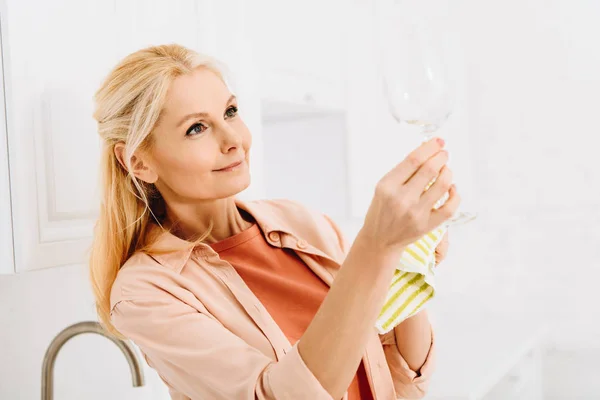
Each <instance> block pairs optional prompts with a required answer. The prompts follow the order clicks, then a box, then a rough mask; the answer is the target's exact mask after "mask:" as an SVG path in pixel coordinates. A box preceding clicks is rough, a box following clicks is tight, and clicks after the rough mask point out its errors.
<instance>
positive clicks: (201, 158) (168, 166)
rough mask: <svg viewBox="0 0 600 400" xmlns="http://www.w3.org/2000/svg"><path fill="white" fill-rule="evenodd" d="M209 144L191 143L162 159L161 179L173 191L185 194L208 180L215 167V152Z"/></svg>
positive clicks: (165, 155)
mask: <svg viewBox="0 0 600 400" xmlns="http://www.w3.org/2000/svg"><path fill="white" fill-rule="evenodd" d="M190 142H192V141H190ZM207 144H208V143H194V142H192V143H189V144H188V145H187V146H185V148H179V149H178V150H177V151H173V152H171V153H170V154H163V157H162V158H161V159H160V169H159V177H160V178H161V179H162V180H163V181H164V182H165V183H166V184H167V185H168V186H169V187H171V188H173V190H175V191H177V192H185V191H187V189H189V188H190V187H193V186H194V185H195V184H197V183H198V182H202V181H203V180H206V177H207V175H209V174H210V173H211V171H212V169H213V167H214V154H215V153H214V152H213V151H211V149H210V145H208V146H207Z"/></svg>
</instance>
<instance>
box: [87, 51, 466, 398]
mask: <svg viewBox="0 0 600 400" xmlns="http://www.w3.org/2000/svg"><path fill="white" fill-rule="evenodd" d="M95 99H96V111H95V115H94V117H95V119H96V120H97V121H98V129H99V133H100V135H101V137H102V139H103V143H104V148H103V151H102V166H101V167H102V168H101V169H102V172H103V198H102V204H101V210H100V217H99V220H98V222H97V225H96V229H95V238H94V245H93V249H92V255H91V264H90V268H91V270H90V272H91V280H92V283H93V287H94V291H95V296H96V301H97V308H98V312H99V316H100V319H101V321H102V322H103V324H104V326H105V327H106V328H107V329H108V330H109V331H111V332H113V333H115V334H117V335H121V336H122V337H127V338H129V339H131V340H132V341H133V342H135V343H136V344H137V345H138V346H139V347H140V349H141V351H142V352H143V354H144V356H145V358H146V360H147V362H148V364H149V365H150V366H151V367H152V368H154V369H155V370H156V371H157V372H158V373H159V374H160V376H161V378H162V379H163V380H164V382H165V383H166V384H167V385H168V386H169V389H170V393H171V396H172V398H173V399H211V400H212V399H311V400H315V399H317V400H318V399H341V398H350V399H378V400H381V399H385V400H387V399H393V398H417V397H422V396H423V395H424V391H425V386H426V382H427V380H428V378H429V376H430V373H431V364H432V361H431V357H432V355H431V354H432V352H433V348H432V343H433V341H432V335H431V328H430V325H429V322H428V319H427V316H426V314H425V313H424V312H421V313H418V314H417V315H415V316H413V317H411V318H409V319H408V320H406V321H404V322H403V323H401V324H400V325H398V326H397V327H396V328H395V329H394V330H393V331H391V332H390V333H389V334H386V335H378V334H377V333H376V331H375V329H374V323H375V320H376V317H377V315H378V312H379V311H380V310H381V307H382V305H383V302H384V299H385V294H386V291H387V289H388V286H389V284H390V282H391V278H392V275H393V272H394V268H395V266H396V263H397V261H398V259H399V257H400V255H401V253H402V251H403V249H404V247H405V246H406V245H407V244H409V243H411V242H412V241H414V240H416V239H417V238H419V237H421V236H422V235H423V234H424V233H426V232H428V231H430V230H432V229H433V228H435V227H436V226H438V225H440V224H441V223H442V222H443V221H445V220H446V219H447V218H448V217H449V216H450V215H452V214H453V212H454V211H455V209H456V207H457V206H458V203H459V197H458V195H457V194H456V190H455V188H454V187H451V186H450V182H451V172H450V171H449V169H448V168H446V167H445V164H446V162H447V153H446V151H445V150H443V141H441V140H440V139H437V140H432V141H429V142H428V143H425V144H423V145H422V146H420V147H419V148H418V149H416V150H415V151H414V152H413V153H412V154H411V155H409V156H408V157H407V159H405V160H404V161H403V162H402V163H400V164H399V165H398V166H397V167H396V168H394V169H393V170H391V171H390V172H389V173H388V174H387V175H386V176H385V177H384V178H383V179H382V180H381V181H380V182H379V184H378V185H377V188H376V190H375V195H374V198H373V201H372V203H371V206H370V208H369V210H368V213H367V216H366V218H365V221H364V226H363V227H362V229H361V230H360V233H359V234H358V235H357V238H356V240H355V242H354V244H353V245H352V247H350V248H349V247H348V246H347V245H346V243H345V242H344V240H343V238H342V234H341V232H340V230H339V229H338V227H337V226H336V225H335V224H334V223H333V222H332V221H331V220H330V219H329V218H328V217H326V216H324V215H322V214H319V213H315V212H312V211H310V210H307V209H306V208H304V207H302V206H301V205H299V204H297V203H294V202H292V201H287V200H286V201H284V200H277V201H257V202H242V201H239V200H237V199H236V198H235V196H236V195H237V194H238V193H239V192H241V191H242V190H244V189H245V188H246V187H248V185H249V183H250V176H249V170H248V165H249V162H250V159H249V154H250V147H251V141H252V139H251V135H250V132H249V131H248V129H247V127H246V126H245V125H244V122H243V121H242V119H241V117H240V115H238V105H237V101H236V98H235V96H234V95H232V93H231V92H230V91H229V89H228V87H227V85H226V84H225V83H224V80H223V77H222V74H221V73H220V72H219V68H218V65H217V63H216V62H215V61H214V60H212V59H210V58H208V57H206V56H202V55H199V54H197V53H194V52H193V51H190V50H188V49H186V48H184V47H181V46H177V45H168V46H158V47H152V48H148V49H144V50H141V51H138V52H136V53H134V54H131V55H129V56H128V57H126V58H125V59H124V60H123V61H122V62H121V63H120V64H119V65H118V66H117V67H116V68H115V69H114V70H113V71H112V72H111V73H110V74H109V76H108V78H107V79H106V80H105V82H104V83H103V85H102V86H101V88H100V89H99V91H98V92H97V94H96V98H95ZM434 177H437V181H436V183H435V184H434V185H433V186H432V187H431V188H430V189H429V190H428V191H426V192H424V193H423V190H424V188H425V187H426V185H427V183H428V182H430V181H431V180H432V179H433V178H434ZM448 190H449V191H450V198H449V200H448V201H447V202H446V203H445V205H444V206H443V207H442V208H440V209H438V210H432V207H433V205H434V203H435V202H436V201H437V200H438V199H439V198H440V197H442V195H443V194H444V193H445V192H447V191H448ZM438 250H440V253H442V255H443V253H445V249H438ZM334 276H335V281H334V279H333V278H334ZM346 392H347V394H346Z"/></svg>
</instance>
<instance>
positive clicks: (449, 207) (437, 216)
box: [430, 185, 461, 230]
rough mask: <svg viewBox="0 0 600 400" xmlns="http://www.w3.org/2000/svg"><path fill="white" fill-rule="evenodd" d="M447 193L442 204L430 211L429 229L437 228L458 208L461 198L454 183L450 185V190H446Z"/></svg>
mask: <svg viewBox="0 0 600 400" xmlns="http://www.w3.org/2000/svg"><path fill="white" fill-rule="evenodd" d="M448 194H449V197H448V200H446V202H445V203H444V205H443V206H441V207H440V208H438V209H437V210H432V211H431V218H430V222H431V224H430V225H431V226H432V227H431V228H430V229H431V230H433V229H435V228H437V227H438V226H440V225H441V224H443V223H444V222H446V221H447V220H448V219H450V218H451V217H452V216H453V215H454V213H456V210H458V206H459V205H460V201H461V198H460V195H459V194H458V192H457V191H456V185H452V186H451V187H450V190H448Z"/></svg>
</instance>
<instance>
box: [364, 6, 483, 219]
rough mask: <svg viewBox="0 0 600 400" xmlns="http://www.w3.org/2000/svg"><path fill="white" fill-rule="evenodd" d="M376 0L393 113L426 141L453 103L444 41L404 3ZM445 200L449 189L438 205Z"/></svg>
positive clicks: (384, 76)
mask: <svg viewBox="0 0 600 400" xmlns="http://www.w3.org/2000/svg"><path fill="white" fill-rule="evenodd" d="M376 3H377V4H376V24H377V33H378V35H377V38H376V39H377V40H376V42H377V44H378V49H377V50H378V56H379V66H380V71H381V75H382V79H383V90H384V94H385V98H386V101H387V103H388V105H389V110H390V113H391V115H392V117H393V118H394V119H395V120H396V121H397V122H398V123H406V124H409V125H413V126H417V127H419V128H420V129H419V132H420V134H421V136H422V139H423V141H427V140H429V139H431V137H432V136H433V135H434V134H435V133H436V132H437V130H438V129H439V128H440V126H441V125H442V124H443V123H444V122H445V121H446V120H447V119H448V118H449V117H450V115H451V114H452V109H453V106H454V95H455V94H454V86H453V85H452V82H451V81H450V79H449V76H448V70H447V68H446V65H445V64H444V60H443V56H442V47H441V40H440V39H439V37H436V33H435V32H434V31H433V29H430V27H429V26H428V25H427V23H426V22H425V21H424V20H423V19H421V18H419V16H418V15H415V14H414V13H412V14H411V12H410V10H409V9H408V6H407V5H406V4H400V3H399V2H398V1H397V0H396V1H394V0H387V1H384V0H376ZM408 3H410V1H409V2H408ZM432 183H433V181H432V182H431V183H430V184H429V186H430V185H431V184H432ZM429 186H428V187H427V188H429ZM447 199H448V193H446V194H445V195H444V197H442V198H441V199H440V200H439V201H438V202H437V203H436V205H435V208H437V207H439V206H441V205H442V204H443V203H444V202H445V201H446V200H447ZM476 217H477V214H476V213H473V212H466V211H462V210H460V211H457V212H456V214H455V215H454V216H453V217H451V218H450V219H449V220H448V221H447V222H446V226H449V225H457V224H463V223H467V222H470V221H472V220H473V219H475V218H476Z"/></svg>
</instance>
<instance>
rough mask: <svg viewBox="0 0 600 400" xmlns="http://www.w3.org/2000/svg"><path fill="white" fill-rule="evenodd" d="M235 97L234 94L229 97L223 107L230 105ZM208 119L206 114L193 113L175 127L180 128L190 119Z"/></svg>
mask: <svg viewBox="0 0 600 400" xmlns="http://www.w3.org/2000/svg"><path fill="white" fill-rule="evenodd" d="M235 99H236V97H235V95H234V94H232V95H231V97H230V98H229V100H227V102H226V103H225V105H227V104H229V103H231V102H232V101H233V100H235ZM206 117H208V113H205V112H199V113H193V114H188V115H186V116H185V117H183V118H182V119H181V120H180V121H179V123H178V124H177V127H180V126H181V125H182V124H183V123H184V122H185V121H187V120H189V119H192V118H206Z"/></svg>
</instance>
